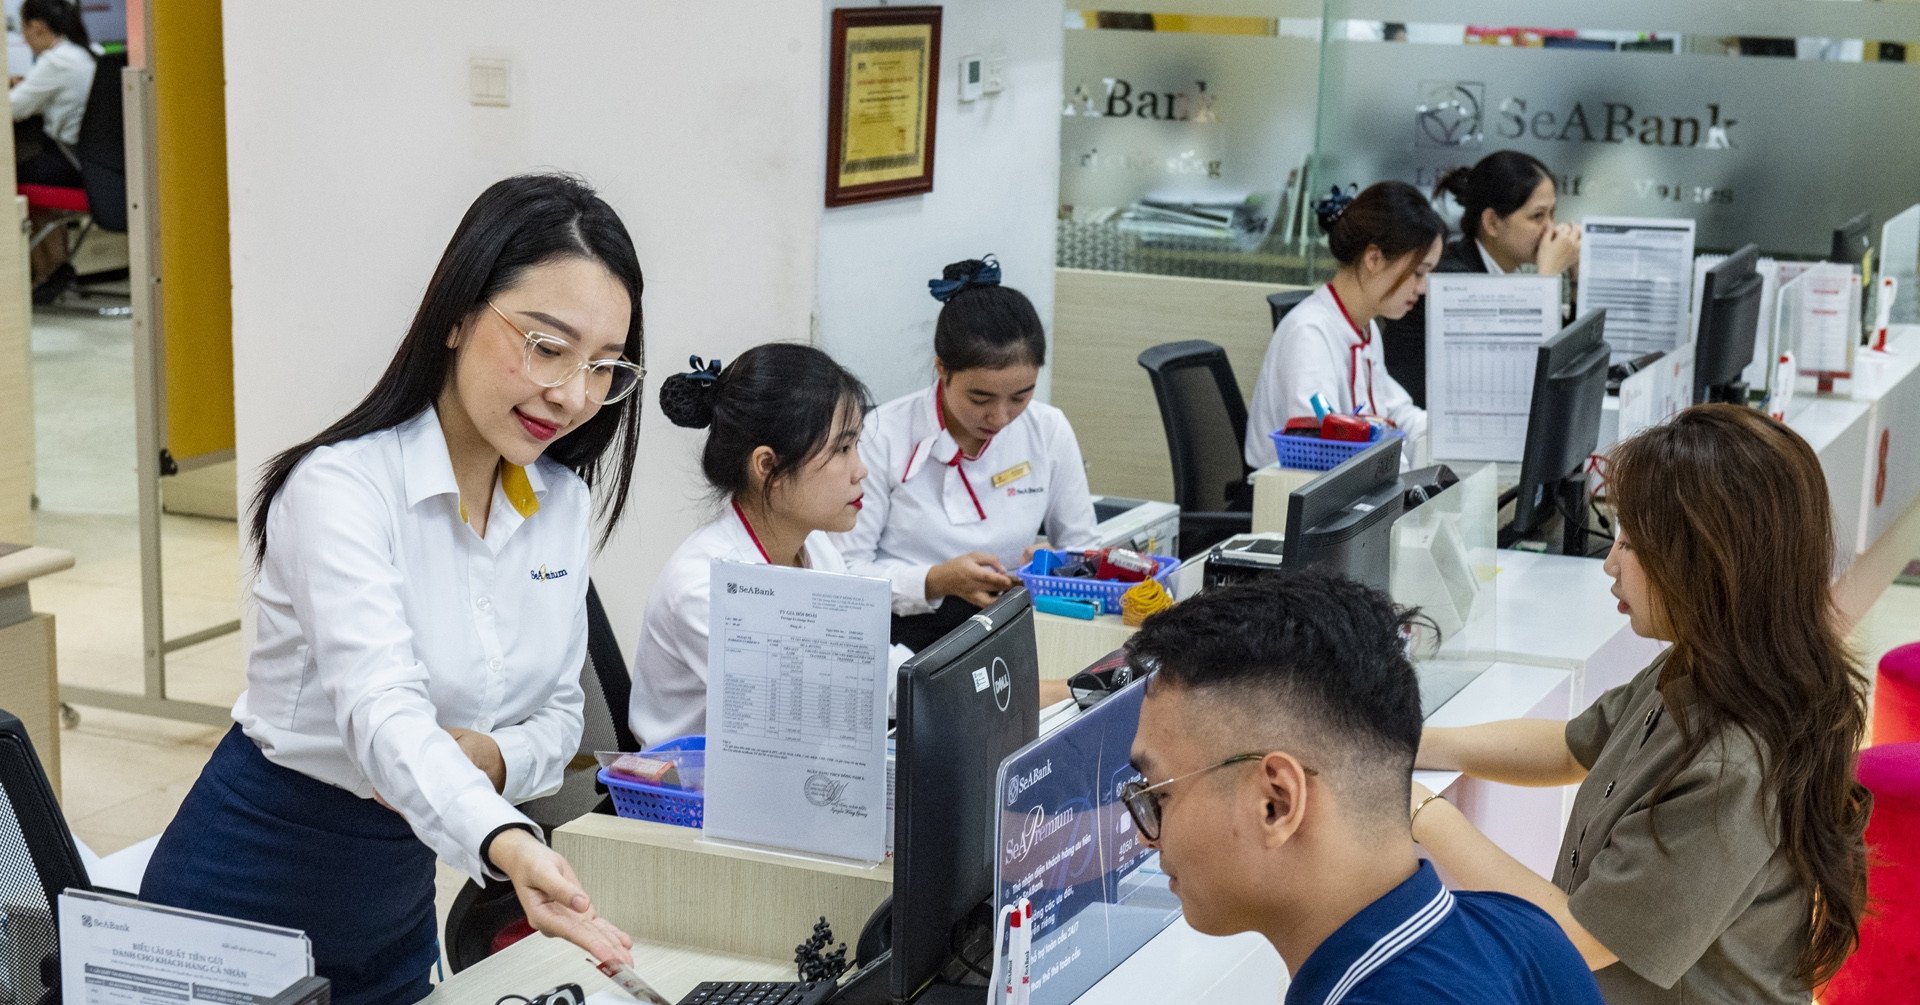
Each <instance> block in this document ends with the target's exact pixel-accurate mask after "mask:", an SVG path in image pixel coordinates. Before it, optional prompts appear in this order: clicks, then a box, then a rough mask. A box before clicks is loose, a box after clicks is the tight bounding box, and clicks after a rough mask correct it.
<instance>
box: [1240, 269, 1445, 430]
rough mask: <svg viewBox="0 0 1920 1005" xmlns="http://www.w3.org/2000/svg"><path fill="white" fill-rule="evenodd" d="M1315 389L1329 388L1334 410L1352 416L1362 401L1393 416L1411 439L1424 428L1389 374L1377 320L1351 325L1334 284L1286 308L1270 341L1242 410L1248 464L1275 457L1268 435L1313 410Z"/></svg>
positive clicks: (1364, 411) (1423, 419)
mask: <svg viewBox="0 0 1920 1005" xmlns="http://www.w3.org/2000/svg"><path fill="white" fill-rule="evenodd" d="M1316 393H1318V394H1324V395H1326V397H1327V401H1328V402H1330V403H1332V405H1333V410H1334V411H1335V412H1338V413H1340V414H1343V415H1352V414H1354V413H1355V406H1359V408H1358V412H1359V414H1361V415H1370V416H1378V417H1380V418H1382V419H1385V420H1387V421H1388V422H1391V423H1392V424H1393V425H1394V426H1395V427H1396V428H1398V429H1400V430H1402V431H1403V432H1405V433H1406V434H1407V437H1408V439H1413V438H1416V437H1418V436H1421V435H1423V434H1425V433H1426V431H1427V413H1426V410H1425V409H1422V408H1421V407H1420V406H1418V405H1415V404H1414V403H1413V396H1412V395H1410V394H1408V393H1407V389H1406V388H1404V387H1401V386H1400V382H1399V381H1397V380H1394V379H1393V375H1392V374H1389V373H1387V358H1386V355H1385V353H1384V351H1383V350H1382V349H1381V347H1380V329H1379V327H1378V326H1377V325H1375V324H1374V323H1373V322H1372V321H1369V322H1367V327H1366V330H1365V331H1361V330H1360V329H1359V328H1358V327H1356V326H1355V325H1354V323H1353V321H1352V319H1351V318H1350V317H1349V316H1348V314H1347V312H1346V309H1345V308H1344V307H1342V306H1341V304H1340V298H1339V296H1337V295H1336V294H1335V293H1334V292H1333V286H1332V285H1331V284H1329V285H1326V286H1322V287H1320V288H1319V289H1317V290H1315V291H1313V295H1312V296H1310V297H1308V298H1307V299H1305V300H1302V301H1301V302H1300V304H1299V306H1297V307H1295V308H1294V309H1293V310H1291V311H1288V312H1287V316H1286V317H1284V318H1282V319H1281V320H1280V326H1279V327H1278V328H1275V329H1274V331H1273V341H1272V342H1269V343H1268V344H1267V355H1266V359H1265V360H1263V361H1262V362H1261V364H1260V378H1259V380H1258V381H1256V382H1255V383H1254V386H1253V405H1252V406H1251V407H1249V408H1248V409H1247V433H1246V442H1245V449H1244V454H1245V456H1246V459H1247V464H1248V465H1250V466H1252V467H1256V468H1260V467H1265V466H1267V465H1269V464H1272V463H1273V462H1274V460H1275V453H1274V449H1273V440H1272V438H1271V434H1272V433H1273V431H1274V430H1276V429H1280V428H1282V427H1284V426H1285V425H1286V424H1287V420H1288V419H1291V418H1294V417H1297V416H1311V415H1313V403H1312V401H1311V400H1310V399H1311V398H1312V397H1313V396H1314V394H1316Z"/></svg>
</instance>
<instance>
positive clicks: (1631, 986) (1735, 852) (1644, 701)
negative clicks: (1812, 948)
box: [1553, 656, 1812, 1005]
mask: <svg viewBox="0 0 1920 1005" xmlns="http://www.w3.org/2000/svg"><path fill="white" fill-rule="evenodd" d="M1664 662H1665V657H1664V656H1663V657H1661V658H1660V659H1657V660H1655V661H1654V662H1653V664H1652V665H1651V666H1649V667H1647V668H1646V669H1645V670H1642V671H1640V674H1639V676H1637V677H1635V678H1634V679H1633V680H1631V681H1629V682H1628V683H1626V684H1624V685H1622V686H1620V687H1617V688H1614V689H1613V690H1611V691H1608V692H1607V693H1605V694H1603V695H1601V696H1600V699H1599V700H1598V701H1596V702H1594V704H1593V707H1592V708H1589V709H1587V710H1586V711H1585V712H1583V713H1581V714H1580V715H1579V716H1577V717H1575V718H1574V719H1573V720H1572V721H1571V722H1568V723H1567V747H1568V749H1570V750H1571V751H1572V752H1573V756H1574V757H1575V759H1577V760H1578V761H1579V762H1580V763H1581V764H1583V765H1585V766H1586V768H1587V778H1586V781H1584V782H1582V783H1581V784H1580V791H1579V793H1578V795H1576V796H1575V797H1574V803H1573V813H1572V816H1571V818H1570V819H1569V821H1568V823H1567V833H1566V836H1565V838H1564V839H1563V840H1562V842H1561V845H1560V858H1559V860H1558V862H1557V863H1556V864H1555V867H1554V873H1553V882H1554V884H1555V885H1557V886H1559V887H1560V888H1561V889H1562V890H1565V891H1566V892H1567V894H1568V897H1569V901H1570V905H1569V906H1570V908H1571V910H1572V912H1573V916H1574V917H1575V918H1576V919H1578V920H1579V922H1580V924H1582V925H1584V926H1586V929H1587V931H1589V932H1591V933H1592V934H1593V937H1594V938H1596V939H1598V940H1600V943H1601V944H1602V945H1604V946H1606V947H1607V948H1608V949H1609V950H1611V951H1612V952H1613V953H1614V955H1616V956H1618V957H1619V962H1617V963H1614V964H1612V965H1610V966H1608V967H1606V968H1604V969H1602V970H1600V971H1598V972H1597V973H1595V974H1594V977H1595V978H1597V979H1598V980H1599V982H1600V993H1601V994H1602V995H1603V996H1604V997H1605V998H1606V1000H1607V1002H1608V1003H1609V1005H1622V1003H1639V1002H1743V1003H1744V1002H1807V1001H1809V1000H1810V999H1811V997H1812V995H1811V993H1810V992H1809V991H1808V990H1807V989H1805V988H1800V987H1796V986H1795V982H1794V980H1793V978H1792V976H1791V975H1792V972H1793V968H1794V962H1795V960H1796V959H1797V957H1798V955H1799V953H1800V950H1801V948H1802V947H1804V946H1805V945H1806V941H1807V938H1808V926H1809V913H1810V911H1811V899H1810V898H1809V896H1808V895H1807V893H1806V891H1805V890H1804V889H1803V888H1802V887H1801V886H1800V884H1799V883H1798V881H1796V880H1795V878H1794V876H1793V872H1792V869H1791V868H1790V867H1789V866H1788V864H1787V861H1786V857H1785V855H1784V853H1783V852H1782V851H1781V850H1780V847H1779V841H1778V838H1777V833H1778V827H1777V822H1776V819H1775V816H1774V814H1773V813H1772V812H1771V810H1770V807H1769V806H1768V805H1767V802H1768V801H1767V800H1766V799H1765V797H1764V794H1763V792H1762V788H1761V761H1760V754H1759V750H1758V748H1757V747H1756V746H1755V744H1754V741H1753V739H1752V738H1751V737H1749V736H1748V735H1747V734H1746V732H1745V731H1743V730H1740V729H1729V730H1724V731H1723V732H1722V733H1721V735H1719V736H1716V737H1714V738H1713V739H1712V740H1710V741H1708V743H1707V745H1706V747H1705V748H1704V749H1703V750H1702V751H1701V752H1700V754H1699V755H1697V756H1696V757H1695V758H1694V759H1693V760H1692V761H1691V762H1690V763H1686V764H1683V765H1682V766H1681V767H1680V771H1679V774H1677V775H1675V776H1674V778H1673V780H1672V782H1671V783H1669V784H1668V786H1667V788H1666V791H1665V792H1663V793H1661V794H1660V796H1659V799H1658V801H1655V799H1654V794H1655V790H1656V789H1657V788H1659V786H1660V782H1661V780H1662V779H1664V778H1665V777H1666V776H1667V773H1668V772H1669V771H1671V770H1672V769H1673V767H1674V765H1675V763H1676V762H1677V761H1679V759H1680V756H1681V753H1682V742H1681V737H1680V729H1679V727H1678V726H1677V725H1676V724H1675V723H1674V720H1673V714H1672V712H1671V707H1672V705H1670V703H1669V701H1668V700H1667V699H1666V698H1663V697H1662V694H1661V689H1660V686H1659V683H1660V668H1661V666H1662V664H1663V663H1664ZM1667 693H1668V695H1669V696H1671V698H1672V699H1673V704H1681V703H1687V702H1689V701H1690V699H1689V698H1688V693H1689V689H1688V688H1687V687H1686V682H1685V680H1684V679H1682V680H1679V681H1675V682H1672V683H1669V685H1668V686H1667Z"/></svg>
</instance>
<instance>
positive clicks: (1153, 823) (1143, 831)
mask: <svg viewBox="0 0 1920 1005" xmlns="http://www.w3.org/2000/svg"><path fill="white" fill-rule="evenodd" d="M1266 756H1267V755H1266V754H1264V753H1262V754H1235V755H1234V756H1232V757H1229V758H1227V759H1226V760H1224V761H1221V762H1220V763H1218V764H1210V765H1208V766H1206V767H1204V768H1200V769H1199V770H1197V771H1189V772H1187V773H1186V774H1184V775H1175V776H1173V777H1172V778H1169V779H1167V780H1166V781H1163V782H1155V783H1153V784H1152V785H1148V784H1147V783H1145V782H1128V783H1126V784H1125V785H1122V786H1120V801H1121V802H1123V803H1125V804H1127V813H1128V814H1130V815H1131V816H1132V817H1133V825H1134V826H1135V827H1138V828H1139V829H1140V836H1141V837H1143V838H1146V839H1147V840H1149V841H1158V840H1160V799H1161V790H1163V789H1165V788H1166V787H1167V786H1169V785H1172V784H1173V783H1175V782H1179V781H1185V780H1186V779H1189V778H1192V777H1194V776H1196V775H1204V774H1206V773H1207V772H1209V771H1218V770H1220V769H1221V768H1224V767H1227V766H1229V765H1234V764H1245V763H1247V762H1249V761H1258V760H1261V759H1262V758H1265V757H1266ZM1300 767H1301V768H1302V769H1303V770H1304V771H1306V773H1307V774H1309V775H1317V774H1319V772H1318V771H1315V770H1313V769H1312V768H1309V767H1307V766H1306V765H1304V764H1302V765H1301V766H1300Z"/></svg>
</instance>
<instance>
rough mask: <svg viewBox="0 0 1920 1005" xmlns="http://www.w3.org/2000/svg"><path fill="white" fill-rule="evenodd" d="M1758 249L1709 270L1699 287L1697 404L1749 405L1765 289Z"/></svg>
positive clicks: (1750, 248) (1741, 252)
mask: <svg viewBox="0 0 1920 1005" xmlns="http://www.w3.org/2000/svg"><path fill="white" fill-rule="evenodd" d="M1759 259H1760V246H1759V245H1757V244H1749V245H1746V246H1745V247H1743V248H1741V249H1740V250H1739V251H1736V252H1734V253H1733V254H1731V255H1728V256H1727V257H1726V258H1724V259H1722V260H1721V261H1720V264H1718V265H1715V266H1714V267H1713V268H1711V269H1708V270H1707V275H1706V278H1705V280H1704V281H1703V282H1702V283H1701V286H1700V331H1699V334H1697V335H1695V336H1694V340H1693V402H1694V404H1696V405H1697V404H1701V403H1703V402H1708V401H1728V402H1732V403H1734V404H1736V405H1744V404H1746V403H1747V382H1746V381H1745V380H1743V379H1742V375H1743V374H1744V373H1745V372H1746V369H1747V367H1748V365H1750V364H1751V363H1752V362H1753V345H1754V341H1755V340H1756V339H1757V338H1758V336H1759V332H1760V294H1761V291H1762V288H1763V284H1762V282H1761V279H1760V273H1759V272H1758V271H1756V268H1755V266H1756V265H1757V264H1758V263H1759Z"/></svg>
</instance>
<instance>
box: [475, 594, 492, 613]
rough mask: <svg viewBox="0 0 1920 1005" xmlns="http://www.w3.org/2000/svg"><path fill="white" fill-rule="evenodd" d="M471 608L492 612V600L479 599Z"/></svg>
mask: <svg viewBox="0 0 1920 1005" xmlns="http://www.w3.org/2000/svg"><path fill="white" fill-rule="evenodd" d="M473 606H475V607H478V608H480V609H481V610H483V611H490V610H493V600H492V599H491V598H489V597H481V598H480V599H478V600H475V601H474V602H473Z"/></svg>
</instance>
